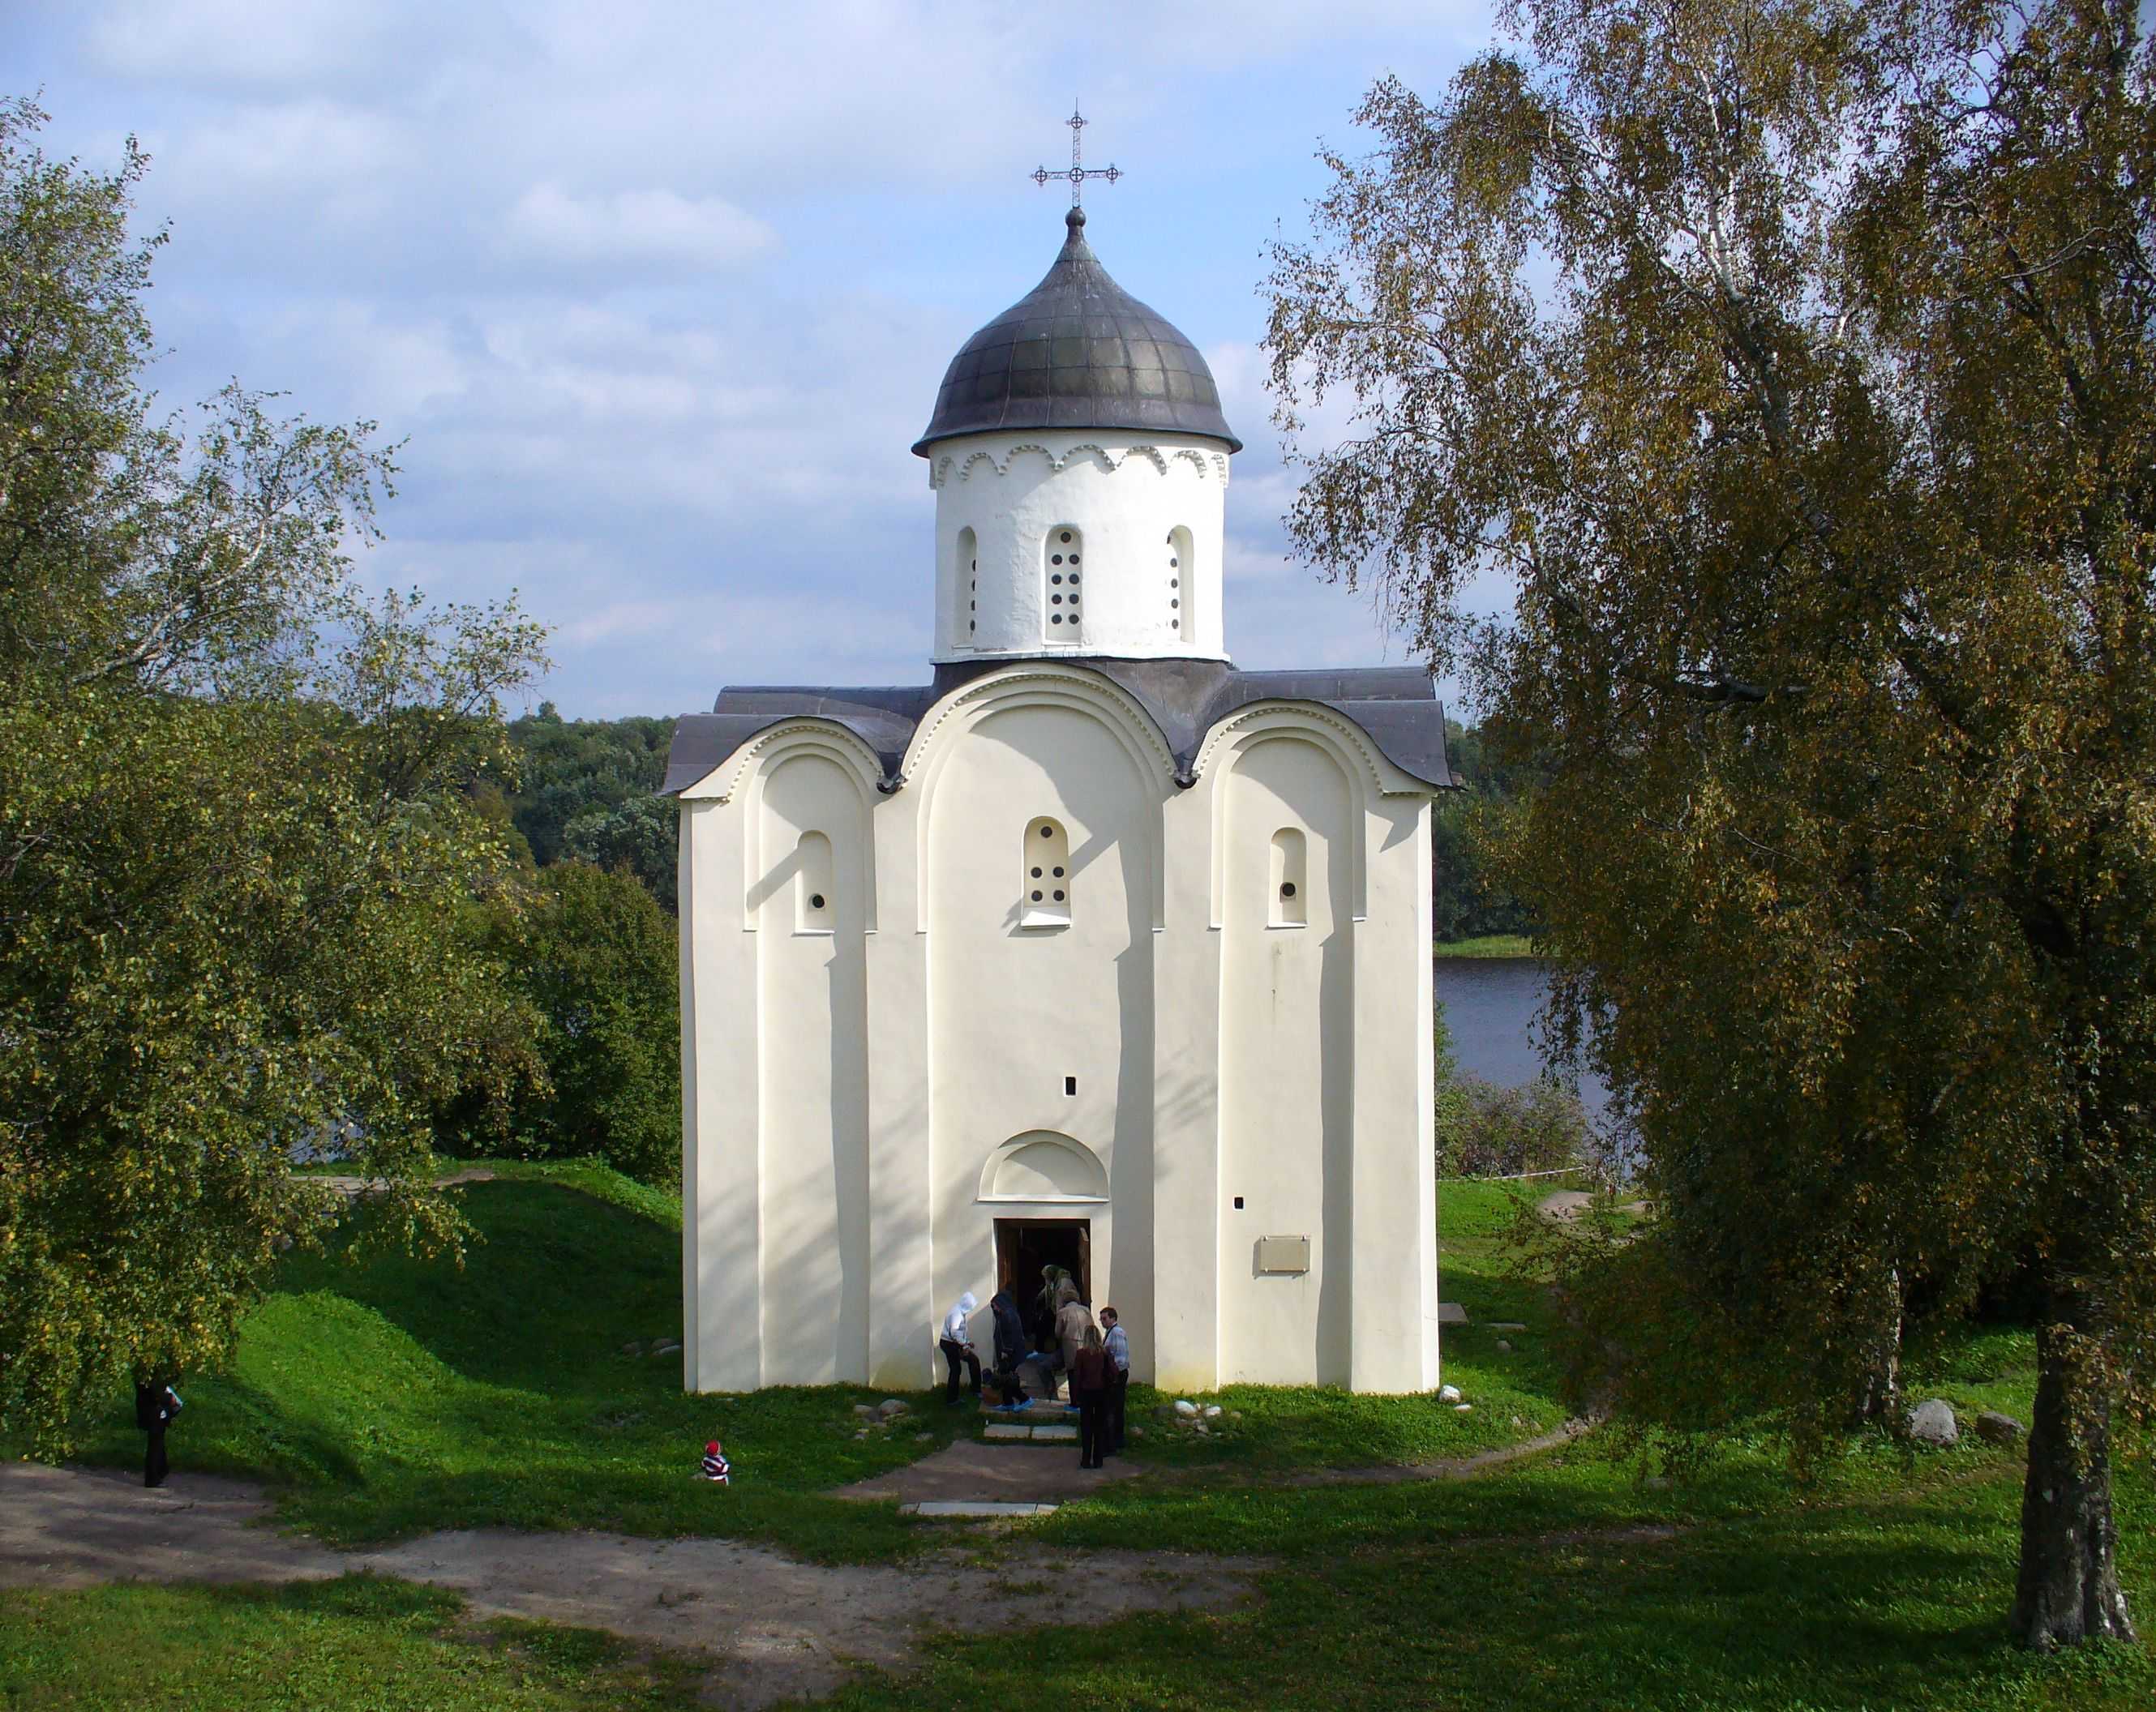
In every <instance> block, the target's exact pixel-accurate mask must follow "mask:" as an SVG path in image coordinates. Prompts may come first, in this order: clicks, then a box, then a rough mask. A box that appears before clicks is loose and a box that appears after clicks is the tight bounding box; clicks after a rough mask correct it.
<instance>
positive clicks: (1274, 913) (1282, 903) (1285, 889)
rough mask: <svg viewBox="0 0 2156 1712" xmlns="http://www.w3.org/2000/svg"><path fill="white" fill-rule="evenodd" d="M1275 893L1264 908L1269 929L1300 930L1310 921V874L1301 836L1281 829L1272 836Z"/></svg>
mask: <svg viewBox="0 0 2156 1712" xmlns="http://www.w3.org/2000/svg"><path fill="white" fill-rule="evenodd" d="M1271 874H1272V892H1271V895H1270V899H1269V900H1268V901H1267V903H1266V906H1265V925H1267V926H1268V927H1301V926H1302V925H1305V924H1306V922H1308V920H1310V913H1309V912H1310V875H1309V872H1308V864H1307V861H1306V853H1305V849H1304V844H1303V837H1302V834H1301V833H1300V832H1298V831H1297V830H1296V828H1293V827H1291V826H1290V827H1282V828H1281V829H1280V830H1279V831H1278V832H1276V833H1274V834H1273V853H1272V863H1271Z"/></svg>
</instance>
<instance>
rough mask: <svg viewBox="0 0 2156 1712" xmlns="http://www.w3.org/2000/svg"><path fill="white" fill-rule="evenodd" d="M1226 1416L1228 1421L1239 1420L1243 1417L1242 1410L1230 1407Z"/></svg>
mask: <svg viewBox="0 0 2156 1712" xmlns="http://www.w3.org/2000/svg"><path fill="white" fill-rule="evenodd" d="M1228 1418H1229V1420H1230V1421H1240V1420H1241V1419H1242V1418H1243V1412H1242V1411H1241V1410H1240V1409H1230V1410H1229V1411H1228Z"/></svg>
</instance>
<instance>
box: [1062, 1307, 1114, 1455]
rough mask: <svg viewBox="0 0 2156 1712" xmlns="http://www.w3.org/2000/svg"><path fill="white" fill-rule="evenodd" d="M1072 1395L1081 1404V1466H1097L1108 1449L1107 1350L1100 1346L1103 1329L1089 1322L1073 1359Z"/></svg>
mask: <svg viewBox="0 0 2156 1712" xmlns="http://www.w3.org/2000/svg"><path fill="white" fill-rule="evenodd" d="M1070 1397H1071V1400H1072V1401H1073V1402H1075V1403H1076V1404H1077V1405H1078V1466H1079V1467H1080V1468H1081V1469H1097V1468H1099V1467H1100V1466H1101V1458H1102V1456H1103V1455H1104V1454H1105V1453H1106V1449H1107V1435H1106V1432H1105V1430H1104V1428H1105V1427H1106V1422H1104V1421H1103V1419H1102V1415H1103V1413H1104V1412H1105V1411H1106V1404H1107V1397H1108V1352H1107V1351H1106V1350H1105V1349H1103V1348H1102V1347H1101V1328H1100V1327H1099V1326H1097V1325H1093V1324H1091V1322H1090V1321H1089V1322H1088V1323H1087V1325H1086V1338H1085V1341H1084V1343H1083V1344H1082V1345H1081V1346H1080V1348H1079V1351H1078V1353H1077V1354H1076V1356H1074V1357H1073V1358H1072V1360H1071V1363H1070Z"/></svg>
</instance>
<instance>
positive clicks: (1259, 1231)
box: [1214, 730, 1360, 1385]
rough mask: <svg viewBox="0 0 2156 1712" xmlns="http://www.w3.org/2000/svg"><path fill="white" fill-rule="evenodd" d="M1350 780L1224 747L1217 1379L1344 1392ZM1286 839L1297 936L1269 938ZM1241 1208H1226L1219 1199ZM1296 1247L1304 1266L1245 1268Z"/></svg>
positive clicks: (1294, 738) (1312, 756) (1273, 752)
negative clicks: (1296, 862) (1295, 860)
mask: <svg viewBox="0 0 2156 1712" xmlns="http://www.w3.org/2000/svg"><path fill="white" fill-rule="evenodd" d="M1214 789H1215V790H1216V791H1219V792H1224V795H1225V798H1226V802H1225V812H1224V814H1223V815H1222V817H1221V827H1222V833H1223V837H1224V849H1223V852H1222V861H1221V877H1222V890H1223V895H1222V900H1221V913H1222V916H1223V925H1222V931H1223V933H1224V935H1225V940H1224V945H1223V947H1222V951H1221V971H1220V999H1219V1003H1220V1013H1221V1014H1220V1127H1221V1142H1220V1193H1219V1197H1218V1199H1219V1211H1218V1215H1217V1216H1218V1217H1219V1224H1220V1272H1221V1279H1220V1301H1221V1318H1220V1376H1221V1378H1222V1379H1224V1380H1229V1381H1235V1380H1250V1381H1264V1382H1269V1383H1273V1384H1297V1385H1312V1384H1315V1385H1345V1384H1347V1381H1348V1377H1349V1363H1348V1335H1349V1298H1350V1292H1351V1289H1352V1287H1353V1267H1352V1266H1351V1265H1350V1264H1349V1257H1350V1256H1351V1255H1352V1254H1353V1252H1354V1242H1353V1237H1354V1228H1353V1197H1354V1181H1353V1167H1354V1143H1353V1123H1354V1085H1353V1084H1354V1079H1355V1074H1356V1069H1357V1065H1356V1044H1357V1043H1356V1040H1355V1038H1354V982H1355V969H1354V961H1355V923H1354V921H1353V915H1352V904H1353V892H1354V887H1353V874H1352V871H1351V868H1352V864H1353V859H1354V841H1353V836H1352V834H1353V824H1352V818H1353V816H1354V815H1355V814H1357V813H1358V812H1359V810H1360V805H1359V803H1358V802H1357V800H1356V797H1357V795H1358V793H1357V792H1356V791H1355V789H1354V781H1353V779H1351V778H1350V777H1348V776H1347V773H1346V772H1345V771H1344V769H1343V768H1342V766H1341V764H1340V762H1339V761H1337V759H1336V758H1335V756H1334V755H1333V754H1332V751H1331V750H1330V749H1328V748H1327V747H1325V746H1321V745H1320V744H1318V743H1317V742H1314V741H1311V739H1310V738H1309V737H1307V736H1305V735H1303V734H1301V732H1298V731H1295V730H1287V731H1283V732H1281V733H1279V734H1277V735H1272V736H1265V737H1262V738H1260V739H1258V740H1257V741H1253V742H1250V743H1248V744H1246V745H1245V746H1241V747H1240V748H1239V749H1237V750H1236V751H1235V752H1234V754H1233V756H1232V757H1231V759H1230V761H1229V771H1228V772H1227V773H1226V775H1225V776H1224V777H1222V778H1220V779H1219V780H1217V781H1216V782H1215V785H1214ZM1283 830H1286V831H1289V832H1291V833H1300V834H1301V841H1302V846H1303V849H1302V855H1303V859H1304V866H1305V874H1306V879H1305V882H1304V884H1301V885H1300V886H1298V887H1297V890H1296V899H1295V900H1291V901H1295V902H1300V903H1301V904H1302V905H1304V911H1303V913H1304V917H1305V920H1304V923H1303V925H1285V926H1275V925H1271V924H1272V920H1273V917H1274V916H1275V915H1276V913H1277V912H1276V910H1275V907H1274V905H1275V904H1276V901H1277V900H1275V899H1274V898H1273V897H1272V896H1271V892H1272V869H1273V860H1274V838H1275V835H1276V833H1280V832H1281V831H1283ZM1238 1196H1240V1197H1242V1200H1243V1205H1242V1206H1241V1207H1240V1208H1238V1207H1236V1205H1235V1197H1238ZM1274 1236H1290V1237H1306V1238H1308V1239H1309V1243H1310V1270H1309V1271H1308V1272H1306V1273H1301V1274H1282V1273H1264V1272H1260V1270H1259V1269H1258V1268H1257V1265H1256V1250H1257V1243H1258V1240H1259V1238H1263V1237H1274Z"/></svg>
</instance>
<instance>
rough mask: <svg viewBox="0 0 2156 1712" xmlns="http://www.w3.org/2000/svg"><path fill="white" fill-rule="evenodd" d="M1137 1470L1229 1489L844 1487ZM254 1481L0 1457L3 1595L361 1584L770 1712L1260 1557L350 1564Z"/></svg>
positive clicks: (1139, 1606) (755, 1556) (1346, 1478)
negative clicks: (1138, 1483) (630, 1649)
mask: <svg viewBox="0 0 2156 1712" xmlns="http://www.w3.org/2000/svg"><path fill="white" fill-rule="evenodd" d="M1588 1425H1589V1423H1587V1422H1578V1421H1574V1422H1567V1423H1566V1425H1565V1426H1563V1427H1562V1428H1558V1430H1557V1431H1556V1432H1554V1433H1545V1434H1543V1435H1542V1436H1541V1437H1540V1438H1533V1439H1529V1440H1527V1441H1524V1442H1522V1443H1519V1444H1516V1445H1510V1446H1507V1447H1504V1448H1501V1449H1498V1450H1494V1451H1486V1452H1483V1453H1481V1454H1479V1455H1476V1456H1472V1457H1462V1458H1456V1459H1453V1460H1450V1461H1445V1462H1435V1463H1409V1464H1400V1465H1394V1466H1380V1467H1375V1468H1366V1469H1299V1470H1287V1471H1281V1472H1280V1473H1277V1474H1270V1475H1257V1476H1246V1477H1244V1479H1243V1480H1238V1481H1237V1484H1243V1483H1244V1480H1247V1482H1248V1484H1270V1485H1278V1486H1312V1485H1332V1484H1362V1483H1370V1484H1378V1483H1391V1482H1396V1481H1405V1480H1445V1479H1465V1478H1469V1477H1471V1476H1472V1475H1474V1474H1479V1473H1481V1472H1482V1471H1483V1470H1486V1469H1493V1468H1496V1467H1498V1466H1500V1465H1501V1464H1503V1463H1510V1462H1513V1461H1517V1459H1519V1458H1522V1457H1526V1456H1531V1455H1533V1454H1535V1453H1537V1452H1540V1451H1543V1450H1548V1449H1552V1448H1556V1447H1558V1446H1559V1445H1562V1444H1563V1443H1568V1442H1569V1441H1570V1440H1571V1439H1573V1438H1577V1437H1578V1436H1579V1434H1580V1433H1584V1432H1585V1431H1586V1430H1587V1428H1588ZM1133 1476H1143V1477H1145V1478H1147V1479H1151V1480H1154V1481H1159V1482H1163V1483H1178V1484H1179V1483H1181V1482H1183V1481H1185V1480H1189V1479H1210V1480H1219V1479H1223V1478H1226V1479H1236V1477H1235V1476H1233V1475H1225V1474H1224V1471H1222V1470H1219V1469H1178V1470H1163V1469H1142V1468H1136V1467H1132V1465H1130V1464H1129V1463H1127V1462H1124V1461H1123V1460H1122V1459H1121V1458H1116V1459H1114V1460H1112V1461H1111V1462H1110V1463H1109V1464H1108V1466H1107V1467H1106V1468H1105V1469H1098V1470H1092V1469H1080V1468H1078V1467H1077V1465H1076V1458H1075V1452H1074V1448H1069V1447H1065V1446H1064V1445H1062V1444H1060V1443H1057V1444H1053V1445H1050V1444H1032V1443H1027V1444H1023V1445H1021V1444H1013V1443H984V1442H980V1441H973V1440H961V1441H959V1442H958V1443H955V1444H952V1445H951V1446H949V1447H947V1448H945V1449H943V1450H941V1451H938V1452H937V1453H934V1454H933V1455H931V1456H927V1457H924V1458H921V1460H920V1461H918V1462H916V1463H911V1464H910V1465H908V1466H907V1467H906V1468H904V1469H896V1470H893V1471H892V1472H891V1473H889V1474H881V1475H878V1476H877V1477H875V1479H871V1480H865V1481H860V1482H857V1483H855V1484H854V1485H851V1486H848V1487H842V1488H840V1489H839V1494H840V1495H842V1496H845V1497H850V1498H859V1499H897V1500H898V1501H899V1502H901V1503H902V1504H914V1503H931V1504H932V1503H938V1502H947V1501H953V1500H957V1501H981V1500H988V1501H991V1502H994V1501H1001V1502H1019V1503H1024V1502H1042V1503H1053V1502H1057V1501H1068V1500H1070V1499H1075V1498H1079V1497H1082V1496H1084V1495H1086V1494H1089V1493H1091V1492H1094V1491H1096V1490H1098V1489H1101V1487H1103V1486H1105V1485H1106V1484H1109V1483H1111V1482H1114V1481H1118V1480H1122V1479H1130V1478H1132V1477H1133ZM274 1510H275V1506H274V1504H273V1501H272V1500H271V1499H270V1497H269V1494H268V1493H267V1491H266V1490H265V1489H264V1488H263V1487H261V1486H259V1485H257V1484H254V1483H252V1482H249V1481H243V1480H232V1479H221V1478H219V1477H218V1476H214V1475H208V1474H190V1473H187V1472H182V1473H180V1474H176V1475H175V1476H174V1477H173V1478H172V1482H171V1484H169V1485H167V1486H166V1487H164V1488H162V1489H159V1490H157V1491H148V1490H146V1489H144V1488H143V1487H142V1486H141V1484H138V1482H137V1480H136V1477H134V1476H133V1475H131V1474H126V1473H123V1472H121V1471H120V1470H116V1469H80V1468H69V1469H52V1468H47V1467H44V1466H43V1465H42V1464H38V1463H0V1588H5V1587H40V1588H66V1587H81V1586H93V1585H95V1584H98V1583H101V1582H105V1581H207V1582H216V1583H228V1582H243V1581H246V1582H281V1581H325V1580H330V1579H332V1578H334V1577H336V1576H342V1575H349V1574H353V1573H367V1574H375V1575H383V1576H398V1577H400V1578H402V1579H403V1580H406V1581H423V1582H426V1583H429V1584H430V1585H433V1586H442V1587H449V1588H452V1589H454V1590H455V1591H456V1592H459V1593H461V1594H463V1595H464V1596H465V1598H466V1599H467V1600H469V1601H470V1604H471V1607H472V1609H473V1611H474V1612H475V1614H477V1615H479V1616H480V1617H523V1618H527V1619H530V1620H533V1621H536V1622H555V1623H567V1624H573V1625H576V1626H578V1627H588V1628H600V1629H605V1630H607V1631H608V1632H610V1633H613V1634H616V1635H619V1636H620V1637H622V1638H624V1639H627V1640H629V1641H633V1642H640V1643H648V1644H652V1645H658V1646H664V1647H667V1648H677V1649H681V1650H685V1651H693V1652H701V1653H706V1654H708V1655H710V1656H711V1658H712V1660H713V1665H712V1670H711V1678H710V1683H709V1692H710V1694H711V1696H712V1697H713V1698H715V1699H718V1700H720V1701H721V1703H723V1704H732V1705H742V1706H759V1707H760V1706H767V1705H770V1704H774V1703H777V1702H779V1701H783V1700H787V1699H800V1698H804V1697H812V1696H815V1695H820V1694H828V1693H830V1692H832V1691H834V1690H835V1689H838V1688H839V1687H840V1686H842V1685H843V1684H844V1683H845V1681H846V1680H847V1679H848V1678H849V1677H850V1676H851V1675H852V1674H853V1673H854V1672H855V1669H857V1668H860V1667H861V1666H864V1665H870V1666H877V1667H880V1668H886V1669H892V1670H902V1669H904V1668H906V1667H907V1666H908V1665H909V1664H910V1663H911V1656H912V1653H913V1649H914V1648H915V1646H916V1643H918V1642H919V1641H920V1640H921V1638H923V1637H924V1636H926V1635H927V1634H928V1633H932V1632H933V1631H935V1630H937V1629H941V1628H947V1627H950V1626H952V1623H953V1622H963V1623H964V1624H965V1625H966V1626H968V1627H989V1628H1013V1629H1019V1630H1024V1629H1028V1628H1031V1627H1039V1626H1042V1625H1052V1624H1058V1623H1075V1622H1097V1621H1099V1620H1101V1619H1102V1618H1104V1617H1120V1616H1126V1615H1130V1614H1133V1613H1137V1612H1151V1611H1189V1610H1219V1609H1224V1608H1227V1607H1232V1606H1234V1605H1236V1604H1239V1603H1240V1602H1244V1601H1245V1600H1248V1599H1250V1598H1253V1597H1256V1594H1257V1592H1258V1577H1259V1576H1260V1574H1261V1573H1262V1572H1263V1571H1265V1568H1266V1567H1267V1566H1266V1564H1265V1562H1264V1561H1262V1560H1259V1559H1253V1558H1240V1557H1213V1556H1201V1555H1196V1554H1190V1553H1183V1552H1171V1551H1076V1550H1070V1549H1060V1550H1059V1551H1057V1553H1056V1556H1055V1575H1054V1576H1052V1577H1047V1578H1044V1579H1041V1580H1038V1581H1024V1582H1021V1583H1016V1584H1014V1582H1013V1581H1012V1580H1011V1578H1010V1576H1009V1574H1008V1573H1007V1572H1006V1571H1004V1569H1003V1568H1002V1567H1000V1566H996V1565H995V1564H993V1562H987V1561H983V1559H982V1558H981V1556H979V1554H978V1551H975V1550H974V1549H973V1548H974V1547H975V1546H976V1545H978V1538H977V1536H973V1535H971V1534H970V1530H969V1532H968V1534H967V1535H961V1536H960V1537H961V1538H962V1539H964V1540H966V1542H967V1544H966V1546H965V1547H964V1548H963V1549H960V1548H957V1547H952V1548H947V1549H944V1550H940V1551H928V1552H926V1553H924V1554H921V1555H918V1556H914V1557H911V1558H910V1559H908V1560H907V1561H906V1562H904V1563H902V1564H870V1565H824V1564H809V1563H803V1562H799V1561H796V1560H795V1559H793V1558H791V1557H788V1556H786V1555H785V1554H783V1553H782V1552H778V1551H772V1550H769V1549H767V1548H766V1547H763V1546H758V1545H746V1544H742V1543H741V1542H739V1541H736V1540H711V1539H685V1540H649V1539H642V1538H637V1537H633V1536H630V1535H620V1534H604V1533H597V1532H592V1531H588V1530H577V1531H570V1532H562V1533H523V1532H519V1531H517V1530H511V1529H506V1528H486V1529H473V1530H453V1531H447V1532H439V1533H434V1534H428V1535H422V1536H420V1537H419V1538H418V1539H415V1540H408V1541H406V1542H404V1543H403V1544H401V1545H392V1546H388V1547H383V1548H380V1549H377V1550H372V1551H337V1550H336V1549H333V1548H331V1547H330V1546H326V1545H322V1544H321V1542H320V1541H318V1540H313V1539H311V1538H310V1537H308V1536H307V1535H302V1534H296V1533H290V1532H280V1531H279V1530H276V1529H275V1526H274V1525H273V1523H274Z"/></svg>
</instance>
